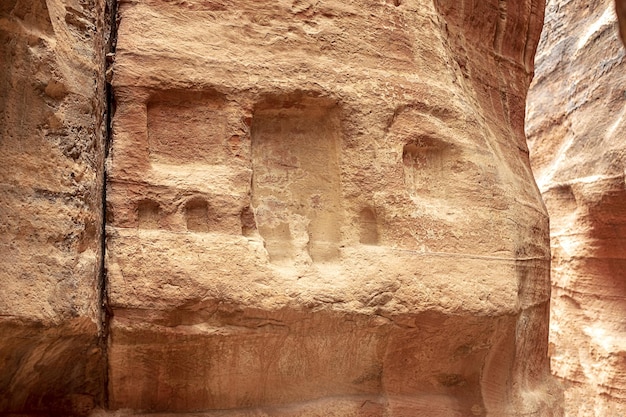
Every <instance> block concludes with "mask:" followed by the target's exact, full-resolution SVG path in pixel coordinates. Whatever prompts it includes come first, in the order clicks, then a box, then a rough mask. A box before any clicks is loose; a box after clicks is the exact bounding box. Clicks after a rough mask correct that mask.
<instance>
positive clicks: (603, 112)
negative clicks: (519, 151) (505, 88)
mask: <svg viewBox="0 0 626 417" xmlns="http://www.w3.org/2000/svg"><path fill="white" fill-rule="evenodd" d="M545 22H546V23H545V27H544V32H543V36H542V40H541V42H540V46H539V51H538V55H537V69H536V76H535V80H534V82H533V86H532V88H531V91H530V94H529V99H528V102H529V105H528V116H527V131H528V136H529V141H530V145H531V156H532V162H533V168H534V169H535V172H536V174H537V181H538V183H539V186H540V188H541V190H542V192H543V196H544V199H545V202H546V205H547V207H548V211H549V213H550V222H551V236H552V312H551V317H552V321H551V336H550V341H551V346H552V350H551V351H552V370H553V372H554V374H555V375H556V376H558V377H559V378H560V379H561V380H562V381H563V382H564V387H565V388H566V391H565V406H566V415H567V416H571V417H574V416H579V417H583V416H584V417H589V416H597V417H600V416H622V415H626V315H624V312H625V311H626V260H625V259H626V251H625V250H624V247H625V244H626V240H625V237H626V228H625V224H626V189H625V185H624V167H625V164H624V151H625V145H624V134H625V130H624V129H625V128H626V125H625V123H624V115H625V114H626V113H625V112H626V107H624V90H625V88H626V75H625V74H626V67H625V64H624V62H623V59H624V48H623V45H622V44H621V42H620V40H619V38H618V33H617V23H616V17H615V13H614V9H613V2H612V1H609V0H597V1H558V0H552V1H549V2H548V9H547V14H546V21H545Z"/></svg>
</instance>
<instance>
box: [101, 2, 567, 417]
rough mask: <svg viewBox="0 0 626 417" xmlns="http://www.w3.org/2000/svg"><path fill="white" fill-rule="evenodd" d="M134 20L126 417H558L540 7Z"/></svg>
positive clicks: (125, 170)
mask: <svg viewBox="0 0 626 417" xmlns="http://www.w3.org/2000/svg"><path fill="white" fill-rule="evenodd" d="M119 17H120V26H119V32H118V44H117V53H116V58H115V64H114V67H113V68H114V75H113V87H114V96H115V104H116V113H115V115H114V118H113V139H112V148H111V154H110V159H109V161H108V179H109V181H108V182H107V196H108V199H107V216H108V220H107V224H108V226H107V263H106V265H107V271H108V278H109V294H110V302H111V309H112V314H113V315H112V318H111V329H110V330H111V333H110V334H111V337H110V345H109V389H108V391H109V394H110V397H109V400H110V404H109V405H110V407H111V408H112V409H133V410H145V411H146V412H168V411H169V412H191V411H199V410H212V409H213V410H225V409H229V410H232V411H231V413H234V414H233V415H242V414H243V415H256V414H255V413H261V414H260V415H263V413H267V414H276V415H285V416H295V415H307V416H309V415H341V416H357V415H358V416H365V415H368V416H409V415H429V416H468V415H473V416H484V415H490V416H522V415H524V416H549V415H558V406H556V405H555V402H556V401H557V400H558V397H554V396H552V394H555V392H552V391H550V389H551V387H550V382H549V381H550V378H549V375H548V374H549V370H548V361H547V317H548V300H549V275H548V273H549V247H548V243H549V242H548V221H547V214H546V212H545V209H544V206H543V204H542V202H541V199H540V194H539V191H538V189H537V188H536V186H535V184H534V180H533V177H532V174H531V172H530V166H529V161H528V151H527V147H526V142H525V137H524V131H523V124H524V105H525V99H526V91H527V87H528V84H529V82H530V79H531V76H532V70H533V55H534V50H535V46H536V43H537V41H538V37H539V32H540V28H541V23H542V19H543V2H541V1H524V2H512V1H481V2H468V1H460V2H458V1H444V0H440V1H435V2H426V1H408V0H406V1H405V0H394V1H373V0H370V1H324V2H316V1H302V0H296V1H247V2H246V1H238V2H231V1H199V0H189V1H157V0H143V1H132V2H130V1H127V2H126V1H125V2H121V4H120V12H119ZM245 410H248V411H245ZM219 413H222V411H220V412H219ZM224 413H225V412H224ZM207 415H209V414H207Z"/></svg>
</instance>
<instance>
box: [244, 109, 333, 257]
mask: <svg viewBox="0 0 626 417" xmlns="http://www.w3.org/2000/svg"><path fill="white" fill-rule="evenodd" d="M251 133H252V165H253V181H252V192H253V197H252V203H253V207H254V210H255V214H256V220H257V226H258V230H259V233H260V234H261V236H262V237H263V239H264V240H265V246H266V249H267V251H268V253H269V255H270V259H271V260H272V262H278V263H283V262H287V263H289V262H291V261H293V260H295V259H299V258H304V260H306V259H307V257H309V256H310V258H311V260H313V261H314V262H328V261H332V260H333V259H335V258H337V256H338V254H339V240H340V232H339V228H340V219H341V217H342V215H341V204H340V173H339V148H340V140H341V126H340V120H339V116H338V112H337V110H336V108H333V107H331V106H328V105H326V103H323V104H320V103H316V102H315V101H314V100H313V101H312V103H302V102H298V103H296V104H294V103H291V104H290V105H285V106H282V107H280V106H277V107H274V108H269V109H264V110H257V111H255V114H254V118H253V122H252V132H251Z"/></svg>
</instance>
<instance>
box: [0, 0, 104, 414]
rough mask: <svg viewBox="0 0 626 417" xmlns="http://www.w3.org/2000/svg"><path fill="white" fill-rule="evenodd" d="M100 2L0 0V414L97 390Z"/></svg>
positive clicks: (86, 399)
mask: <svg viewBox="0 0 626 417" xmlns="http://www.w3.org/2000/svg"><path fill="white" fill-rule="evenodd" d="M104 9H105V2H104V1H99V0H98V1H96V0H33V1H31V0H2V2H1V3H0V414H2V413H5V412H12V411H13V412H38V411H45V412H51V413H52V412H59V413H62V414H75V415H85V414H86V413H88V412H89V411H90V410H91V409H92V408H93V407H94V406H95V405H97V404H100V403H101V402H102V400H103V392H104V389H103V388H104V375H105V373H104V370H105V369H104V367H103V365H104V362H103V361H102V347H101V342H100V339H101V337H100V336H101V332H102V328H101V322H102V310H101V296H100V294H101V288H100V287H101V257H102V245H101V240H102V238H101V236H102V215H101V213H102V191H103V183H104V178H103V172H104V171H103V162H104V126H105V121H104V112H105V94H104V68H103V65H104V51H105V46H104V42H105V38H104V33H105V31H104V30H103V24H104V17H103V16H104V13H105V10H104Z"/></svg>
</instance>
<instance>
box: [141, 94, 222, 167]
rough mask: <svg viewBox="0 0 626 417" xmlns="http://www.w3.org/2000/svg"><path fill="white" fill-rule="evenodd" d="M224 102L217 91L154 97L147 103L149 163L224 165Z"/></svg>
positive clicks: (156, 95) (157, 95)
mask: <svg viewBox="0 0 626 417" xmlns="http://www.w3.org/2000/svg"><path fill="white" fill-rule="evenodd" d="M224 103H225V102H224V98H223V97H222V96H221V95H220V94H219V93H217V92H188V91H168V92H161V93H158V94H155V95H154V96H153V97H152V98H151V99H150V100H149V101H148V104H147V112H148V144H149V149H150V160H151V162H157V163H165V164H175V165H179V164H185V163H200V164H202V163H204V164H208V165H217V164H221V163H223V162H224V161H225V160H226V158H227V157H228V151H227V143H226V142H227V138H226V127H227V126H226V125H227V118H226V117H225V109H224Z"/></svg>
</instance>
